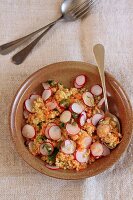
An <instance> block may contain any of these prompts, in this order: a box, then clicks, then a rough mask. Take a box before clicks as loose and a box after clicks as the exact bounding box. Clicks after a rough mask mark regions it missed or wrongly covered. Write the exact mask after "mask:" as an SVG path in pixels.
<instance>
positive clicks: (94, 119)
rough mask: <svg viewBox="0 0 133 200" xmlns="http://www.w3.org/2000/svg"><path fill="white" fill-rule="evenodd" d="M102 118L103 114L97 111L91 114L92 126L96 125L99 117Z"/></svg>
mask: <svg viewBox="0 0 133 200" xmlns="http://www.w3.org/2000/svg"><path fill="white" fill-rule="evenodd" d="M103 118H104V115H103V114H99V113H97V114H95V115H93V117H92V124H93V125H94V126H96V125H97V124H98V122H99V121H100V120H101V119H103Z"/></svg>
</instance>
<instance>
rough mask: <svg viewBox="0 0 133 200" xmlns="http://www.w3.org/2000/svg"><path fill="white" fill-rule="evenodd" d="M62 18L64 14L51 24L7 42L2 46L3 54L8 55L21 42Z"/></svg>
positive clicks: (0, 49) (0, 50)
mask: <svg viewBox="0 0 133 200" xmlns="http://www.w3.org/2000/svg"><path fill="white" fill-rule="evenodd" d="M61 18H62V16H61V17H60V18H58V19H57V20H55V21H53V22H51V23H50V24H48V25H46V26H43V27H42V28H40V29H38V30H36V31H34V32H32V33H30V34H28V35H26V36H24V37H22V38H19V39H17V40H14V41H11V42H8V43H5V44H3V45H1V46H0V54H1V55H6V54H8V53H10V52H11V51H13V50H15V49H16V48H17V47H19V46H20V45H21V44H23V43H24V42H26V41H27V40H29V39H31V38H32V37H33V36H35V35H36V34H37V33H40V32H41V31H43V30H44V29H46V28H48V27H50V26H51V25H52V24H55V23H56V22H57V21H59V20H60V19H61Z"/></svg>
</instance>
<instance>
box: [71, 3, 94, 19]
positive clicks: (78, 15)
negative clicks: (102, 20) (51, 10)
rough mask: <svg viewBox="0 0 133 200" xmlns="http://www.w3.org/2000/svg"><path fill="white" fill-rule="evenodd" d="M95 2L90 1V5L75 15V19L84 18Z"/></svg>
mask: <svg viewBox="0 0 133 200" xmlns="http://www.w3.org/2000/svg"><path fill="white" fill-rule="evenodd" d="M95 1H96V0H91V1H90V4H88V6H87V7H86V8H84V9H83V10H81V12H78V13H77V14H75V18H77V19H80V18H81V17H83V16H85V15H86V14H87V13H88V12H89V11H90V8H92V6H93V5H94V3H95Z"/></svg>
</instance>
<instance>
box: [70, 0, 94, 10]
mask: <svg viewBox="0 0 133 200" xmlns="http://www.w3.org/2000/svg"><path fill="white" fill-rule="evenodd" d="M88 1H90V0H86V1H84V2H82V3H78V4H76V5H75V6H73V7H72V8H71V9H70V10H69V12H73V13H74V12H76V11H77V10H78V9H79V8H82V7H83V6H84V5H86V3H88Z"/></svg>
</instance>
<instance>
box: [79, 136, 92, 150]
mask: <svg viewBox="0 0 133 200" xmlns="http://www.w3.org/2000/svg"><path fill="white" fill-rule="evenodd" d="M81 143H82V144H83V146H84V148H89V147H90V145H91V143H92V137H91V136H89V135H88V136H86V137H84V138H83V139H82V142H81Z"/></svg>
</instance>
